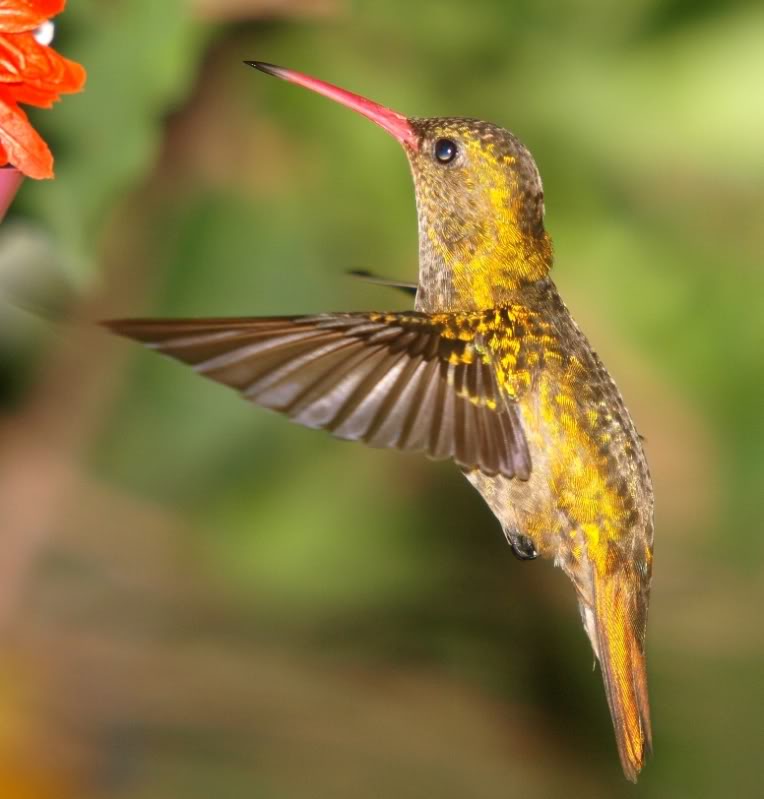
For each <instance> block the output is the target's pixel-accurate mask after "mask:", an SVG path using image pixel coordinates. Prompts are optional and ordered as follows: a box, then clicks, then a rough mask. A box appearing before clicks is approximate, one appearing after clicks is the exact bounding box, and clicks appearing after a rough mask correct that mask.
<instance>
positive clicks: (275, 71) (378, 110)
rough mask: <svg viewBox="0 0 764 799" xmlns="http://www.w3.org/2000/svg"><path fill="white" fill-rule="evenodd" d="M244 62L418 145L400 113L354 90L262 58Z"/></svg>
mask: <svg viewBox="0 0 764 799" xmlns="http://www.w3.org/2000/svg"><path fill="white" fill-rule="evenodd" d="M244 63H245V64H247V65H248V66H250V67H253V68H254V69H259V70H260V72H265V74H266V75H273V76H274V77H276V78H281V79H282V80H288V81H289V82H290V83H296V84H297V85H298V86H304V87H305V88H306V89H310V90H311V91H314V92H318V94H323V95H324V97H328V98H329V99H330V100H335V101H336V102H338V103H340V104H342V105H346V106H347V107H348V108H352V109H353V111H357V112H358V113H359V114H362V115H363V116H365V117H366V118H367V119H370V120H371V121H372V122H375V123H376V124H377V125H379V126H380V127H381V128H384V129H385V130H386V131H387V132H388V133H390V134H391V135H392V136H394V137H395V138H396V139H397V140H398V141H399V142H400V143H401V144H402V145H403V146H404V147H408V148H409V149H411V150H416V149H418V147H419V135H418V134H417V132H416V131H415V130H414V128H413V126H412V125H411V123H410V122H409V121H408V119H407V118H406V117H405V116H403V114H398V113H397V112H395V111H391V110H390V109H389V108H385V107H384V106H383V105H379V104H378V103H375V102H372V101H371V100H367V99H366V98H365V97H361V96H360V95H358V94H353V92H349V91H346V90H345V89H340V88H339V87H338V86H333V85H332V84H331V83H326V82H325V81H322V80H318V79H317V78H311V77H310V76H309V75H303V74H302V72H295V71H294V70H292V69H284V67H277V66H274V65H273V64H266V63H264V62H263V61H245V62H244Z"/></svg>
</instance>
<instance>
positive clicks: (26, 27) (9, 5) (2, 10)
mask: <svg viewBox="0 0 764 799" xmlns="http://www.w3.org/2000/svg"><path fill="white" fill-rule="evenodd" d="M65 5H66V0H0V31H2V32H3V33H21V32H22V31H31V30H34V29H35V28H36V27H37V26H38V25H42V23H43V22H45V20H46V19H50V18H51V17H55V16H56V15H57V14H60V13H61V12H62V11H63V10H64V6H65Z"/></svg>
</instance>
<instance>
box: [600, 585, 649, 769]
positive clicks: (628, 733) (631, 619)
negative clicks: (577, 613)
mask: <svg viewBox="0 0 764 799" xmlns="http://www.w3.org/2000/svg"><path fill="white" fill-rule="evenodd" d="M593 598H594V614H593V615H594V618H593V619H592V621H593V624H592V625H591V627H590V626H589V625H587V632H589V635H590V638H592V644H593V646H594V651H595V653H596V654H597V657H598V658H599V661H600V667H601V669H602V679H603V681H604V683H605V693H606V695H607V701H608V705H609V707H610V715H611V716H612V719H613V727H614V729H615V737H616V742H617V744H618V754H619V756H620V758H621V765H622V766H623V771H624V774H625V775H626V778H627V779H629V780H631V782H636V781H637V775H638V774H639V772H640V771H641V769H642V766H643V765H644V763H645V759H646V758H647V756H648V755H649V754H651V752H652V729H651V725H650V703H649V701H648V697H647V669H646V664H645V652H644V629H645V621H646V620H645V608H644V604H645V603H644V602H643V601H642V599H641V592H640V590H639V582H638V581H636V580H634V579H633V577H632V576H630V575H628V573H623V572H622V573H617V574H610V575H608V576H607V577H605V578H599V579H597V580H595V590H594V597H593ZM587 615H588V614H587ZM589 618H591V616H589ZM592 627H593V629H592ZM592 633H593V635H592Z"/></svg>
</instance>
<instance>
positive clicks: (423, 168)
mask: <svg viewBox="0 0 764 799" xmlns="http://www.w3.org/2000/svg"><path fill="white" fill-rule="evenodd" d="M245 63H247V64H248V65H249V66H252V67H254V68H256V69H259V70H260V71H262V72H265V73H267V74H269V75H274V76H276V77H279V78H282V79H284V80H288V81H290V82H291V83H297V84H298V85H300V86H304V87H305V88H308V89H311V90H313V91H315V92H318V93H319V94H323V95H325V96H327V97H329V98H330V99H333V100H335V101H337V102H339V103H341V104H342V105H346V106H348V107H349V108H352V109H353V110H355V111H357V112H359V113H360V114H362V115H364V116H366V117H368V118H369V119H371V120H372V121H373V122H375V123H376V124H378V125H379V126H380V127H382V128H384V129H385V130H386V131H387V132H388V133H390V134H391V135H392V136H393V137H394V138H396V139H397V140H398V141H399V142H400V143H401V145H402V146H403V149H404V151H405V152H406V156H407V157H408V159H409V164H410V165H411V171H412V174H413V177H414V186H415V191H416V201H417V214H418V221H419V289H418V294H417V306H418V307H420V308H423V309H426V310H430V311H435V310H464V311H467V310H480V309H485V308H493V307H496V306H498V305H501V304H502V303H503V302H506V301H509V300H511V298H512V294H513V293H514V292H516V291H517V290H518V289H520V288H521V287H522V286H523V285H527V284H528V283H533V282H535V281H537V280H541V279H543V278H544V277H546V275H547V274H548V272H549V269H550V268H551V265H552V245H551V241H550V239H549V236H548V235H547V234H546V232H545V230H544V193H543V189H542V185H541V178H540V176H539V172H538V169H537V167H536V164H535V162H534V160H533V157H532V156H531V154H530V152H529V151H528V150H527V149H526V148H525V147H524V146H523V144H521V142H520V141H519V140H518V139H517V138H516V137H515V136H514V135H513V134H512V133H510V132H509V131H508V130H505V129H504V128H501V127H499V126H498V125H493V124H491V123H489V122H482V121H480V120H476V119H465V118H437V117H434V118H429V119H417V118H408V117H405V116H403V115H402V114H398V113H397V112H395V111H392V110H390V109H389V108H385V107H384V106H381V105H379V104H377V103H374V102H372V101H371V100H367V99H366V98H364V97H360V96H359V95H356V94H353V93H352V92H348V91H346V90H344V89H340V88H338V87H337V86H333V85H332V84H330V83H325V82H324V81H320V80H317V79H316V78H311V77H309V76H307V75H303V74H302V73H300V72H295V71H293V70H288V69H284V68H283V67H276V66H273V65H272V64H264V63H262V62H259V61H247V62H245Z"/></svg>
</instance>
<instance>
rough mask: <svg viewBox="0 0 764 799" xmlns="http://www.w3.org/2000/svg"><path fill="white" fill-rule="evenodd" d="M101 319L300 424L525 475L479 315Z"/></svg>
mask: <svg viewBox="0 0 764 799" xmlns="http://www.w3.org/2000/svg"><path fill="white" fill-rule="evenodd" d="M104 324H105V326H106V327H107V328H109V329H110V330H112V331H113V332H114V333H117V334H119V335H121V336H126V337H127V338H132V339H135V340H137V341H140V342H142V343H144V344H146V345H148V346H149V347H151V348H152V349H155V350H158V351H159V352H161V353H163V354H165V355H169V356H170V357H172V358H176V359H177V360H180V361H183V362H184V363H187V364H189V365H191V366H193V368H194V369H195V371H197V372H199V373H200V374H202V375H204V376H205V377H208V378H210V379H212V380H215V381H217V382H219V383H224V384H225V385H227V386H231V387H232V388H235V389H236V390H238V391H239V392H240V393H241V394H242V395H243V396H244V397H245V398H246V399H248V400H250V401H252V402H254V403H256V404H258V405H262V406H264V407H266V408H270V409H272V410H275V411H280V412H281V413H285V414H286V415H287V416H289V417H290V418H291V419H293V420H294V421H296V422H299V423H300V424H303V425H305V426H306V427H313V428H322V429H326V430H329V431H331V432H332V433H333V434H334V435H335V436H337V437H339V438H344V439H349V440H354V441H356V440H360V441H364V442H366V443H367V444H370V445H371V446H374V447H394V448H397V449H402V450H414V451H424V452H426V453H427V455H429V456H430V457H431V458H435V459H444V458H452V459H453V460H454V461H455V462H456V463H457V464H458V465H459V466H461V467H462V468H463V469H466V470H471V469H479V470H480V471H481V472H484V473H485V474H488V475H495V474H502V475H504V476H505V477H518V478H519V479H521V480H527V479H528V477H529V476H530V471H531V462H530V455H529V452H528V445H527V442H526V439H525V435H524V433H523V430H522V426H521V422H520V418H519V415H518V411H517V408H516V405H515V402H514V401H513V400H512V399H511V398H509V397H508V396H506V394H504V393H503V392H502V390H501V389H500V387H499V386H498V384H497V382H496V376H495V372H494V370H493V369H492V368H491V366H490V363H489V361H487V360H486V359H485V358H483V357H481V356H480V354H479V351H480V344H481V341H480V333H479V332H478V326H477V322H475V323H474V327H473V328H472V329H468V328H467V327H466V325H467V324H468V323H467V322H465V320H464V317H460V318H459V320H458V323H457V320H456V317H455V316H453V315H451V314H439V315H437V316H429V315H427V314H422V313H417V312H415V311H410V312H404V313H352V314H322V315H320V316H301V317H274V318H260V319H257V318H244V319H177V320H174V319H173V320H170V319H167V320H165V319H125V320H115V321H110V322H105V323H104Z"/></svg>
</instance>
